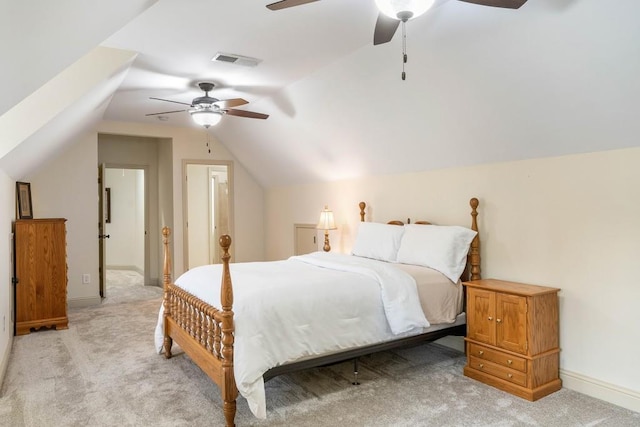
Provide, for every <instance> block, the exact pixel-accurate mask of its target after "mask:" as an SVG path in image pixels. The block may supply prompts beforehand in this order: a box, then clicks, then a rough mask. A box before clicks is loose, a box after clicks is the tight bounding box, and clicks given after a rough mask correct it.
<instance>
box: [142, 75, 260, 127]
mask: <svg viewBox="0 0 640 427" xmlns="http://www.w3.org/2000/svg"><path fill="white" fill-rule="evenodd" d="M214 86H215V85H214V84H213V83H209V82H201V83H198V87H199V88H200V89H202V91H203V92H204V96H199V97H197V98H194V99H193V101H191V104H188V103H186V102H180V101H172V100H171V99H163V98H154V97H150V98H149V99H155V100H157V101H165V102H173V103H174V104H182V105H187V106H189V107H191V108H189V109H187V108H185V109H183V110H173V111H163V112H161V113H150V114H145V115H146V116H159V115H162V114H171V113H181V112H183V111H188V112H189V114H190V115H191V118H192V119H193V121H194V122H196V123H197V124H199V125H201V126H204V127H205V128H208V127H209V126H215V125H216V124H218V123H219V122H220V120H221V119H222V116H223V115H225V114H228V115H230V116H237V117H247V118H250V119H266V118H267V117H269V115H268V114H262V113H256V112H253V111H247V110H236V109H234V108H231V107H238V106H240V105H245V104H248V103H249V101H246V100H244V99H242V98H233V99H218V98H213V97H211V96H209V92H211V90H213V88H214Z"/></svg>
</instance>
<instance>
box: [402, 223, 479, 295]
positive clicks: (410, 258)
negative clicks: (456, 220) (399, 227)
mask: <svg viewBox="0 0 640 427" xmlns="http://www.w3.org/2000/svg"><path fill="white" fill-rule="evenodd" d="M404 229H405V231H404V234H403V236H402V242H401V243H400V249H398V258H397V261H398V262H399V263H402V264H414V265H422V266H425V267H430V268H433V269H434V270H438V271H439V272H440V273H442V274H444V275H445V276H447V277H448V278H449V279H450V280H451V281H452V282H454V283H456V282H457V281H458V279H460V276H461V275H462V273H463V272H464V268H465V266H466V264H467V253H468V252H469V246H470V245H471V241H472V240H473V238H474V237H475V236H476V234H478V233H477V232H476V231H473V230H471V229H469V228H465V227H458V226H455V225H454V226H445V225H418V224H409V225H405V226H404Z"/></svg>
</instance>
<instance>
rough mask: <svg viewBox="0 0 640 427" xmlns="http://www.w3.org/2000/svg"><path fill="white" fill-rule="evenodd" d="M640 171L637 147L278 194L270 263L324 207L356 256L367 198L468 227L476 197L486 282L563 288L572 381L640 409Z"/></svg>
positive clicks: (378, 207)
mask: <svg viewBox="0 0 640 427" xmlns="http://www.w3.org/2000/svg"><path fill="white" fill-rule="evenodd" d="M639 164H640V148H633V149H625V150H616V151H606V152H598V153H591V154H583V155H572V156H564V157H556V158H546V159H534V160H526V161H517V162H508V163H500V164H491V165H482V166H475V167H468V168H456V169H448V170H438V171H431V172H421V173H412V174H402V175H392V176H378V177H371V178H367V179H359V180H350V181H340V182H332V183H326V184H318V185H308V186H292V187H286V188H278V189H273V190H270V191H268V193H267V200H266V214H267V215H266V218H267V228H266V230H267V235H266V238H267V241H268V242H270V245H269V246H268V248H267V258H268V259H271V260H274V259H281V258H286V257H288V256H290V255H292V254H293V227H292V224H294V223H302V222H308V223H313V222H314V221H315V220H316V218H317V216H318V214H319V212H320V210H321V209H322V207H323V205H324V204H328V205H329V207H330V208H332V209H333V211H334V214H335V218H336V222H337V224H338V229H337V230H334V231H332V232H331V233H330V237H331V246H332V248H334V250H336V251H340V252H349V250H350V248H351V245H352V242H353V235H354V230H355V229H356V226H357V222H358V220H359V216H358V206H357V204H358V202H359V201H361V200H363V201H365V202H367V203H368V205H369V206H370V207H369V209H368V212H369V214H368V218H367V220H371V221H387V220H390V219H394V218H397V219H406V218H407V217H411V218H412V219H413V220H417V219H428V220H431V221H433V222H435V223H442V224H460V225H468V224H469V223H470V218H469V211H470V208H469V205H468V201H469V198H471V197H478V198H479V199H480V207H479V212H480V215H479V217H478V220H479V227H480V235H481V239H482V255H483V258H482V274H483V277H495V278H501V279H506V280H514V281H521V282H525V283H533V284H541V285H547V286H555V287H559V288H561V289H562V291H561V292H560V343H561V348H562V351H561V355H560V363H561V368H562V370H563V377H564V379H565V386H567V385H571V386H573V387H574V388H579V387H580V385H581V384H582V385H584V383H585V382H589V381H591V380H594V381H595V382H602V383H603V384H604V386H603V387H605V388H606V387H607V386H609V385H612V386H613V388H614V389H615V390H617V391H619V394H624V393H626V392H627V391H629V393H628V394H629V395H630V396H631V401H632V402H633V405H638V406H636V410H640V392H639V390H640V369H638V368H637V362H636V357H637V354H638V353H639V351H640V328H639V327H638V325H640V310H638V309H637V302H638V301H640V279H639V278H638V275H637V271H638V254H637V252H636V250H637V246H638V242H640V221H639V220H638V219H639V218H640V216H639V215H640V185H639V183H640V167H638V165H639ZM584 391H586V392H589V390H584ZM616 403H617V402H616ZM627 406H628V405H627Z"/></svg>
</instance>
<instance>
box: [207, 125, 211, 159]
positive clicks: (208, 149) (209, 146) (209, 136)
mask: <svg viewBox="0 0 640 427" xmlns="http://www.w3.org/2000/svg"><path fill="white" fill-rule="evenodd" d="M210 142H211V135H209V130H208V129H207V151H208V152H209V154H211V145H209V144H210Z"/></svg>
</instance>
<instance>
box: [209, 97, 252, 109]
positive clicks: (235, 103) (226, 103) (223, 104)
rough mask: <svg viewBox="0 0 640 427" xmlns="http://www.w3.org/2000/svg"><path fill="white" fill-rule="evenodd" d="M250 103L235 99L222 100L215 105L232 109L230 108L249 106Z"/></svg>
mask: <svg viewBox="0 0 640 427" xmlns="http://www.w3.org/2000/svg"><path fill="white" fill-rule="evenodd" d="M248 103H249V101H246V100H244V99H242V98H233V99H221V100H219V101H216V102H214V105H217V106H218V107H220V108H230V107H239V106H240V105H244V104H248Z"/></svg>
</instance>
